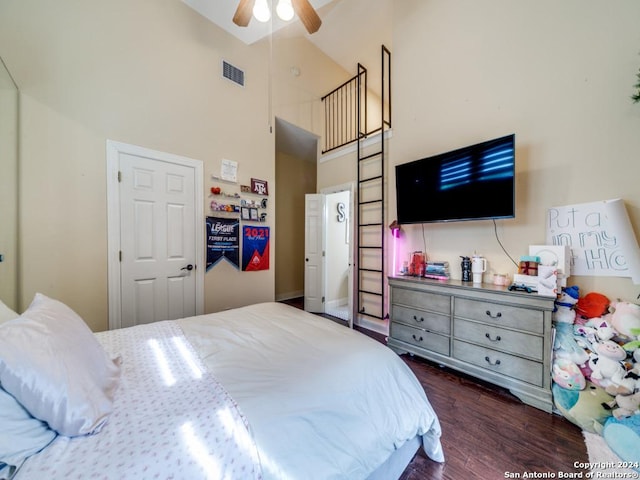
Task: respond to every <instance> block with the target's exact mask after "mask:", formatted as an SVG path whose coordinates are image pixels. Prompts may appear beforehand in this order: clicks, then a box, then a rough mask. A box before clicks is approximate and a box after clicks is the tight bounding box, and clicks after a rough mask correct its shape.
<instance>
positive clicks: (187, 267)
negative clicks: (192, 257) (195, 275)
mask: <svg viewBox="0 0 640 480" xmlns="http://www.w3.org/2000/svg"><path fill="white" fill-rule="evenodd" d="M180 270H189V271H191V270H193V265H191V264H189V265H187V266H186V267H182V268H181V269H180Z"/></svg>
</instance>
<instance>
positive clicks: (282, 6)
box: [276, 0, 294, 22]
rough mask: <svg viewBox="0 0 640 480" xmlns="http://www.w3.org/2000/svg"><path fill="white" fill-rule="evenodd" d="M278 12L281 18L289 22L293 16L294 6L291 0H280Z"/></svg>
mask: <svg viewBox="0 0 640 480" xmlns="http://www.w3.org/2000/svg"><path fill="white" fill-rule="evenodd" d="M276 13H277V14H278V17H280V19H281V20H284V21H285V22H288V21H289V20H291V19H292V18H293V14H294V12H293V6H292V5H291V0H279V1H278V6H277V7H276Z"/></svg>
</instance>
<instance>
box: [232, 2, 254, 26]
mask: <svg viewBox="0 0 640 480" xmlns="http://www.w3.org/2000/svg"><path fill="white" fill-rule="evenodd" d="M254 3H256V0H240V3H239V4H238V8H236V13H235V14H234V15H233V23H235V24H236V25H238V26H239V27H246V26H247V25H249V20H251V14H252V12H253V4H254Z"/></svg>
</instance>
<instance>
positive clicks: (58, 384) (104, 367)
mask: <svg viewBox="0 0 640 480" xmlns="http://www.w3.org/2000/svg"><path fill="white" fill-rule="evenodd" d="M119 382H120V359H119V358H118V359H115V360H112V359H111V358H109V356H108V355H107V353H106V352H105V351H104V349H103V348H102V346H101V345H100V344H99V343H98V341H97V340H96V338H95V336H94V335H93V333H92V332H91V330H89V328H88V327H87V325H86V324H85V323H84V321H83V320H82V319H81V318H80V317H79V316H78V315H77V314H76V313H75V312H74V311H73V310H71V309H70V308H69V307H67V306H66V305H65V304H63V303H62V302H58V301H57V300H52V299H50V298H48V297H46V296H44V295H42V294H40V293H37V294H36V296H35V298H34V299H33V302H31V305H30V306H29V308H28V309H27V311H26V312H24V313H23V314H22V315H20V317H19V318H17V319H15V320H10V321H8V322H6V323H3V324H2V325H0V383H1V384H2V386H3V388H4V389H5V390H6V391H7V392H9V393H10V394H11V395H13V396H14V397H15V398H16V400H18V401H19V402H20V403H21V404H22V406H24V407H25V408H26V409H27V410H28V411H29V413H31V415H33V416H34V417H36V418H38V419H40V420H43V421H45V422H47V423H48V424H49V427H51V428H52V429H53V430H55V431H56V432H58V433H60V434H61V435H66V436H70V437H73V436H77V435H84V434H89V433H95V432H98V431H99V430H100V429H101V428H102V426H103V425H104V423H105V421H106V420H107V417H108V416H109V414H110V413H111V410H112V406H113V396H114V394H115V391H116V390H117V388H118V384H119Z"/></svg>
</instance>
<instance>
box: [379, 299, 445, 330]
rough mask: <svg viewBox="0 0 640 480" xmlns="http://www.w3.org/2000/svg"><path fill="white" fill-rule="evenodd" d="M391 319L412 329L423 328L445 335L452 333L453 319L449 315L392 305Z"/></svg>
mask: <svg viewBox="0 0 640 480" xmlns="http://www.w3.org/2000/svg"><path fill="white" fill-rule="evenodd" d="M391 319H392V321H394V322H400V323H406V324H407V325H411V326H412V327H418V328H422V329H424V330H429V331H430V332H437V333H442V334H444V335H449V334H450V333H451V317H450V316H449V315H441V314H439V313H431V312H424V311H421V310H414V309H412V308H407V307H401V306H399V305H392V306H391Z"/></svg>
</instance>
